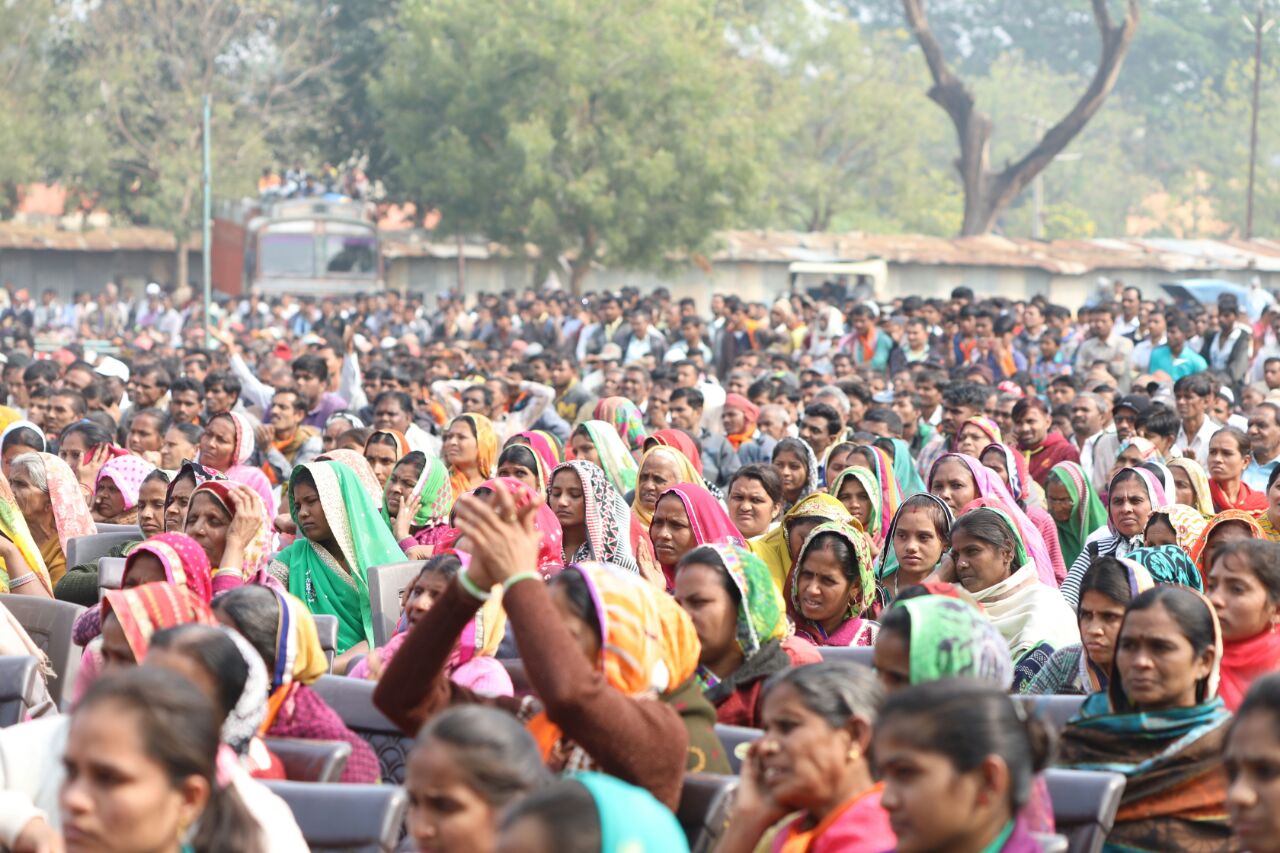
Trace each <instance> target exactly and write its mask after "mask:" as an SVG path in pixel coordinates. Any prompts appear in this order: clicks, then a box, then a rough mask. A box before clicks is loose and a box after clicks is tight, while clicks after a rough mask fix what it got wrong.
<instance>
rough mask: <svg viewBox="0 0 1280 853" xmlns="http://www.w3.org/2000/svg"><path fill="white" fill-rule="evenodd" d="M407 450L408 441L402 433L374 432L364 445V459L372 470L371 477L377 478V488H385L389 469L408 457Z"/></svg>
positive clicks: (389, 477)
mask: <svg viewBox="0 0 1280 853" xmlns="http://www.w3.org/2000/svg"><path fill="white" fill-rule="evenodd" d="M409 450H410V448H409V440H408V439H407V438H405V437H404V433H401V432H399V431H398V430H394V429H379V430H374V432H373V434H372V435H370V436H369V440H368V441H366V442H365V443H364V458H365V461H366V462H368V463H369V467H370V468H371V469H373V476H374V477H375V478H377V480H378V485H379V486H381V487H382V488H384V489H385V488H386V487H387V480H389V479H391V469H393V468H395V467H396V463H397V462H399V461H400V460H401V459H403V458H405V457H406V456H408V455H409Z"/></svg>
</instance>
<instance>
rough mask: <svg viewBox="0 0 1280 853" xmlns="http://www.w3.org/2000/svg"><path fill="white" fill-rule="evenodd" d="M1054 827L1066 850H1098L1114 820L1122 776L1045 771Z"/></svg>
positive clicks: (1071, 852)
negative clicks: (1061, 837) (1065, 845)
mask: <svg viewBox="0 0 1280 853" xmlns="http://www.w3.org/2000/svg"><path fill="white" fill-rule="evenodd" d="M1044 781H1045V785H1046V786H1047V787H1048V789H1049V799H1050V800H1051V801H1052V802H1053V824H1054V830H1055V831H1056V832H1057V833H1058V834H1060V835H1065V836H1066V837H1067V842H1068V847H1067V849H1068V851H1069V853H1099V851H1101V850H1102V845H1103V843H1104V842H1105V841H1106V840H1107V835H1108V834H1109V833H1110V832H1111V827H1112V826H1113V825H1114V824H1115V822H1116V812H1117V811H1118V810H1119V809H1120V798H1121V797H1123V796H1124V785H1125V779H1124V777H1123V776H1121V775H1120V774H1119V773H1104V772H1101V771H1097V770H1067V769H1060V768H1051V769H1049V770H1046V771H1044Z"/></svg>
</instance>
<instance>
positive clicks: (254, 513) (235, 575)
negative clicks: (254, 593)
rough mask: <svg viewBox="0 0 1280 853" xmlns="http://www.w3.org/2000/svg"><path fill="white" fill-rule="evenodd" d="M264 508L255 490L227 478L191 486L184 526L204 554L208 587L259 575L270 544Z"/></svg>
mask: <svg viewBox="0 0 1280 853" xmlns="http://www.w3.org/2000/svg"><path fill="white" fill-rule="evenodd" d="M268 523H269V520H268V518H267V510H266V508H265V507H264V506H263V505H262V499H261V498H260V497H258V493H257V492H255V491H254V490H253V489H251V488H249V487H248V486H244V485H241V484H239V483H232V482H231V481H229V480H210V481H206V482H205V483H203V484H201V485H200V486H198V487H196V490H195V491H194V492H192V494H191V503H190V504H189V505H188V506H187V517H186V523H185V525H184V527H183V531H184V532H185V533H186V534H187V535H188V536H190V537H191V539H192V540H194V541H195V542H196V544H197V545H199V546H200V548H201V549H202V550H203V551H204V554H205V556H206V557H207V558H208V560H209V566H210V567H211V571H212V575H213V581H212V583H213V592H214V593H222V592H226V591H227V590H229V589H235V588H236V587H238V586H240V585H241V584H243V583H249V582H254V581H258V582H260V581H261V576H262V574H263V573H264V569H265V568H266V565H267V551H268V548H269V544H268V543H269V534H270V530H269V528H268Z"/></svg>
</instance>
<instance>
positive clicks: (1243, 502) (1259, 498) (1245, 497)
mask: <svg viewBox="0 0 1280 853" xmlns="http://www.w3.org/2000/svg"><path fill="white" fill-rule="evenodd" d="M1209 495H1210V496H1211V497H1212V498H1213V510H1214V512H1223V511H1224V510H1228V509H1242V510H1244V511H1245V512H1262V511H1263V510H1265V509H1266V508H1267V496H1266V495H1265V494H1264V493H1263V492H1258V491H1254V490H1253V489H1251V488H1249V487H1248V486H1246V485H1245V484H1244V481H1243V480H1242V481H1241V482H1240V491H1239V492H1237V493H1236V499H1235V501H1234V502H1233V501H1232V500H1231V499H1230V498H1228V497H1227V493H1226V492H1224V491H1223V490H1222V487H1221V486H1219V485H1218V481H1217V480H1210V481H1209Z"/></svg>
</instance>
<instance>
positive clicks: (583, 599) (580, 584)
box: [551, 569, 600, 634]
mask: <svg viewBox="0 0 1280 853" xmlns="http://www.w3.org/2000/svg"><path fill="white" fill-rule="evenodd" d="M551 585H552V586H556V587H560V588H561V589H563V590H564V593H565V597H566V598H568V599H569V606H570V607H572V608H573V612H574V613H575V614H576V615H577V617H578V618H579V619H581V620H582V621H583V622H586V623H587V624H588V625H591V626H593V628H594V629H595V631H596V633H597V634H598V633H599V632H600V615H599V613H597V612H596V603H595V600H594V599H593V598H592V597H591V588H590V587H589V586H587V580H586V578H584V577H583V576H582V574H581V573H580V572H577V571H573V570H569V569H566V570H565V571H563V572H560V573H559V574H557V575H555V576H554V577H553V578H551Z"/></svg>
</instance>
